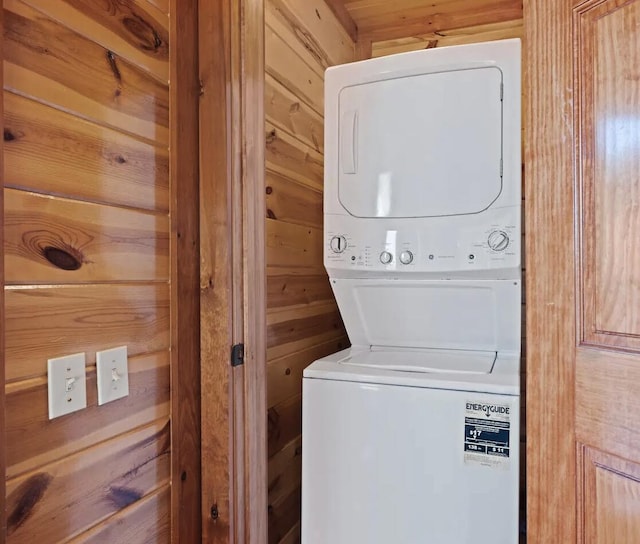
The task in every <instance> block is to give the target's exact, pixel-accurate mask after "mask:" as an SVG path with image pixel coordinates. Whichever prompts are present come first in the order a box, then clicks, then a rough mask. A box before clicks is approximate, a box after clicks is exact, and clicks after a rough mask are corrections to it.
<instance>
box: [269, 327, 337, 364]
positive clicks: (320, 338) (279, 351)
mask: <svg viewBox="0 0 640 544" xmlns="http://www.w3.org/2000/svg"><path fill="white" fill-rule="evenodd" d="M344 336H345V332H344V329H343V328H340V329H338V330H335V329H334V328H329V329H327V330H325V331H323V332H320V333H319V334H315V335H314V336H309V337H307V338H303V339H301V340H296V341H295V342H289V343H288V344H280V345H276V346H273V347H270V348H268V349H267V361H269V362H271V361H275V360H276V359H279V358H280V357H285V356H286V355H290V354H292V353H296V352H298V351H302V350H304V349H307V348H310V347H312V346H315V345H318V344H323V343H325V342H330V341H332V340H338V339H341V338H343V337H344Z"/></svg>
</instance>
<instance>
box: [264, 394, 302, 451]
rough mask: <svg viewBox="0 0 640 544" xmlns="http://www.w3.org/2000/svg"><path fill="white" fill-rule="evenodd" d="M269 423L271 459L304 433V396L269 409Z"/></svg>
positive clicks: (293, 398) (295, 397)
mask: <svg viewBox="0 0 640 544" xmlns="http://www.w3.org/2000/svg"><path fill="white" fill-rule="evenodd" d="M267 422H268V433H269V435H268V436H269V458H271V457H273V456H274V455H276V454H277V453H278V452H279V451H281V450H282V448H284V447H285V446H286V445H287V444H288V443H289V442H291V441H292V440H294V439H295V438H296V437H297V436H299V435H300V433H301V432H302V395H296V396H294V397H290V398H288V399H287V400H285V401H284V402H281V403H280V404H278V405H276V406H272V407H271V408H269V411H268V412H267Z"/></svg>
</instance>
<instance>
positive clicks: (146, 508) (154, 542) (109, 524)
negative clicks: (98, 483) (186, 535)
mask: <svg viewBox="0 0 640 544" xmlns="http://www.w3.org/2000/svg"><path fill="white" fill-rule="evenodd" d="M170 522H171V487H170V486H168V485H166V486H164V487H161V488H160V489H159V490H157V491H155V492H153V493H151V494H149V495H147V496H146V497H144V498H142V499H140V500H139V501H137V502H135V503H133V504H132V505H131V506H128V507H126V508H124V509H123V510H120V511H119V512H118V513H117V514H114V515H113V516H111V517H110V518H108V519H107V520H106V523H103V524H101V525H98V526H97V527H95V528H93V529H90V530H88V531H87V532H85V533H82V534H80V535H79V536H78V537H76V538H74V539H73V540H71V541H70V544H104V543H105V542H113V543H115V542H126V543H127V544H167V543H168V542H171V527H170ZM180 542H182V541H180Z"/></svg>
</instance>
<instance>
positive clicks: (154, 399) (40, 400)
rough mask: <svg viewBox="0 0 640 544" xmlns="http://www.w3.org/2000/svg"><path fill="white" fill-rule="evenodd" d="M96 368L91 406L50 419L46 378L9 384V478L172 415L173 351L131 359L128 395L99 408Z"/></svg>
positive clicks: (92, 374)
mask: <svg viewBox="0 0 640 544" xmlns="http://www.w3.org/2000/svg"><path fill="white" fill-rule="evenodd" d="M97 391H98V390H97V383H96V371H95V367H92V368H91V369H90V370H89V372H88V373H87V408H86V409H85V410H81V411H79V412H78V413H76V414H74V415H72V416H69V417H62V418H56V419H53V420H49V418H48V409H47V398H48V393H47V383H46V379H44V378H43V379H36V380H31V381H30V382H19V383H14V384H10V386H9V387H8V388H7V397H6V407H5V410H6V414H7V429H6V440H7V442H6V444H7V476H8V477H9V478H13V477H16V476H18V475H20V474H23V473H25V472H28V471H31V470H35V469H36V468H37V467H39V466H42V465H45V464H47V463H50V462H52V461H56V460H58V459H61V458H63V457H66V456H69V455H71V454H73V453H75V452H77V451H80V450H82V449H84V448H88V447H90V446H92V445H93V444H97V443H99V442H102V441H104V440H108V439H110V438H113V437H115V436H117V435H118V434H120V433H125V432H127V431H129V430H130V429H135V428H136V427H141V426H144V425H147V424H150V423H152V422H154V421H156V420H158V419H160V418H163V417H168V416H169V352H168V351H165V352H161V353H154V354H152V355H142V356H138V357H132V358H129V395H128V396H127V397H125V398H123V399H119V400H117V401H114V402H110V403H109V404H105V405H103V406H98V402H97V401H98V399H97Z"/></svg>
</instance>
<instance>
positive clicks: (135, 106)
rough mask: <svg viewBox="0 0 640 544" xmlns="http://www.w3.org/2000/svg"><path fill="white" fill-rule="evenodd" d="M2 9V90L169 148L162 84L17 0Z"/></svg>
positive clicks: (165, 89)
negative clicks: (3, 74)
mask: <svg viewBox="0 0 640 544" xmlns="http://www.w3.org/2000/svg"><path fill="white" fill-rule="evenodd" d="M4 9H5V13H4V37H5V39H4V48H3V54H4V61H5V64H4V68H5V70H4V72H5V78H4V85H5V88H7V89H10V90H12V91H13V92H15V93H18V94H23V95H25V96H30V97H33V98H34V99H36V100H40V101H42V102H45V103H47V104H51V105H54V106H55V107H57V108H59V109H63V110H65V111H67V112H70V113H75V114H76V115H79V116H81V117H84V118H87V119H91V120H93V121H96V122H98V123H101V124H105V125H107V126H112V127H116V128H118V129H120V130H122V131H125V132H132V133H134V134H137V135H139V136H142V137H144V138H147V139H150V140H154V141H156V142H158V143H160V144H162V145H165V146H167V145H168V144H169V89H168V87H167V85H163V84H161V83H159V82H158V81H157V80H156V79H154V78H152V77H150V76H149V75H147V74H146V73H145V72H143V71H141V70H139V69H137V68H136V67H134V66H133V65H131V64H130V63H129V62H127V61H125V60H123V59H121V58H120V57H118V56H117V55H116V54H115V53H113V52H112V51H110V50H108V49H106V48H105V47H102V46H100V45H98V44H96V43H95V42H93V41H91V40H89V39H87V38H85V37H83V36H81V35H79V34H77V33H75V32H73V31H71V30H69V29H68V28H66V27H65V26H64V25H62V24H60V23H58V22H56V21H53V20H51V19H49V18H47V17H44V16H43V15H42V14H41V13H40V12H39V11H37V10H35V9H33V8H31V7H29V6H28V5H26V4H24V3H23V2H21V1H19V0H5V2H4Z"/></svg>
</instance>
